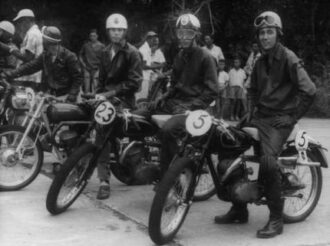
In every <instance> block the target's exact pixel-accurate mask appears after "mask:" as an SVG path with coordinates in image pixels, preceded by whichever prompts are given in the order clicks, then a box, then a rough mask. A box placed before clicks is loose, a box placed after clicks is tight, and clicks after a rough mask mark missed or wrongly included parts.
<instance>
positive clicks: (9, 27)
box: [0, 21, 15, 35]
mask: <svg viewBox="0 0 330 246" xmlns="http://www.w3.org/2000/svg"><path fill="white" fill-rule="evenodd" d="M0 29H2V30H4V31H6V32H8V33H10V34H11V35H14V34H15V26H14V25H13V24H12V23H10V22H9V21H1V22H0Z"/></svg>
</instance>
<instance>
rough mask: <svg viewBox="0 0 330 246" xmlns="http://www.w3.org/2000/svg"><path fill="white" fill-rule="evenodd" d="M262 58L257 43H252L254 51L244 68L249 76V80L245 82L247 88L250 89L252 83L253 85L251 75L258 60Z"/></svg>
mask: <svg viewBox="0 0 330 246" xmlns="http://www.w3.org/2000/svg"><path fill="white" fill-rule="evenodd" d="M260 56H261V53H260V51H259V46H258V43H257V42H253V43H252V51H251V54H250V56H249V58H248V60H247V62H246V65H245V67H244V71H245V73H246V75H247V79H246V82H245V88H246V89H248V88H250V83H251V73H252V70H253V67H254V64H255V63H256V61H257V60H258V58H259V57H260Z"/></svg>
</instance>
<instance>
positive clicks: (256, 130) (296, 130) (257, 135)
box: [242, 124, 299, 142]
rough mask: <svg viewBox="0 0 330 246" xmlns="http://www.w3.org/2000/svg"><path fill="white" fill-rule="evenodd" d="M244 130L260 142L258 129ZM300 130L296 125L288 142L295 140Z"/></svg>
mask: <svg viewBox="0 0 330 246" xmlns="http://www.w3.org/2000/svg"><path fill="white" fill-rule="evenodd" d="M242 130H243V131H245V132H246V133H247V134H249V135H250V136H251V137H252V138H253V139H254V140H256V141H260V137H259V132H258V129H257V128H255V127H243V128H242ZM298 130H299V125H298V124H295V125H294V127H293V129H292V131H291V133H290V136H289V137H288V139H287V142H290V141H294V140H295V138H296V135H297V132H298Z"/></svg>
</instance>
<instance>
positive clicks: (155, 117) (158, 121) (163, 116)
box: [151, 114, 173, 128]
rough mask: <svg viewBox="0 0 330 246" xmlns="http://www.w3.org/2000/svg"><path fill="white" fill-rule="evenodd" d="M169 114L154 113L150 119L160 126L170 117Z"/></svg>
mask: <svg viewBox="0 0 330 246" xmlns="http://www.w3.org/2000/svg"><path fill="white" fill-rule="evenodd" d="M172 116H173V115H171V114H155V115H152V116H151V120H152V121H153V122H154V123H155V124H156V125H157V126H158V127H159V128H162V127H163V126H164V124H165V122H166V121H168V120H169V119H170V118H172Z"/></svg>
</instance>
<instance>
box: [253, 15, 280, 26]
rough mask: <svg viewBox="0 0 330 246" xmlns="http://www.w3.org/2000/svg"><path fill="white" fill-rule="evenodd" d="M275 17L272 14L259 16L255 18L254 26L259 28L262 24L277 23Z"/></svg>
mask: <svg viewBox="0 0 330 246" xmlns="http://www.w3.org/2000/svg"><path fill="white" fill-rule="evenodd" d="M275 21H276V20H275V18H274V17H273V16H270V15H264V16H259V17H257V18H256V19H255V20H254V26H255V27H256V28H259V27H260V26H262V25H264V24H265V25H269V26H272V25H274V24H275Z"/></svg>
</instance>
